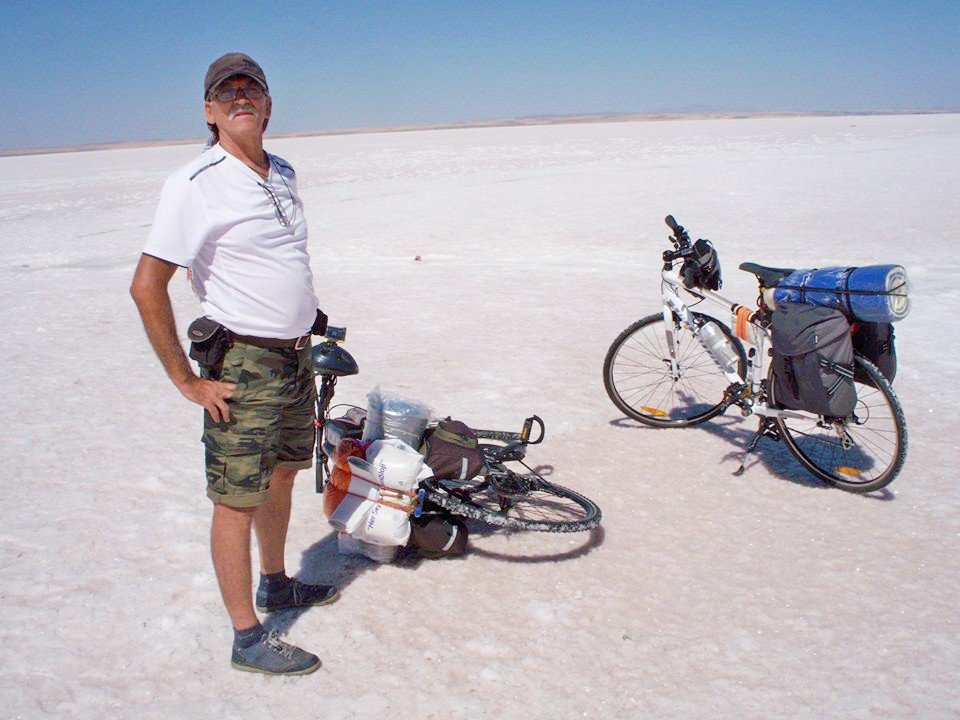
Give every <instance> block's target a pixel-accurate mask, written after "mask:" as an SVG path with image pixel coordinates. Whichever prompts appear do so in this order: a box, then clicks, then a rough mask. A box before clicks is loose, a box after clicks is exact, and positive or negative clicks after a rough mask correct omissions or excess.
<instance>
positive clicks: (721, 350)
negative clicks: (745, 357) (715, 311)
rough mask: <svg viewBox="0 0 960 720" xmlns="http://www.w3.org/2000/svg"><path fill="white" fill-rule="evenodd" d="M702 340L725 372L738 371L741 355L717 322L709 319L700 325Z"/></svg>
mask: <svg viewBox="0 0 960 720" xmlns="http://www.w3.org/2000/svg"><path fill="white" fill-rule="evenodd" d="M700 341H701V342H702V343H703V344H704V346H705V347H706V348H707V351H708V352H709V353H710V356H711V357H712V358H713V359H714V360H716V361H717V365H719V366H720V367H721V368H722V369H723V370H724V372H726V371H729V370H733V371H736V367H737V363H738V362H739V361H740V355H739V354H738V353H737V350H736V348H735V347H734V346H733V343H732V342H731V341H730V340H729V339H727V336H726V335H724V333H723V331H722V330H721V329H720V328H719V327H718V326H717V324H716V323H715V322H713V321H711V320H708V321H707V322H705V323H704V324H703V325H701V326H700Z"/></svg>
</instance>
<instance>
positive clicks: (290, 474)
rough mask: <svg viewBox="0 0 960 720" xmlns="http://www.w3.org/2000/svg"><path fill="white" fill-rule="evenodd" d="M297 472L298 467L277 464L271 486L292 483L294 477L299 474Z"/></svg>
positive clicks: (271, 478) (271, 477)
mask: <svg viewBox="0 0 960 720" xmlns="http://www.w3.org/2000/svg"><path fill="white" fill-rule="evenodd" d="M297 472H298V468H295V467H287V466H285V465H277V466H276V467H275V468H274V469H273V474H272V475H271V476H270V487H273V486H274V485H275V484H279V485H292V484H293V480H294V478H295V477H296V476H297Z"/></svg>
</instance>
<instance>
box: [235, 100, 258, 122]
mask: <svg viewBox="0 0 960 720" xmlns="http://www.w3.org/2000/svg"><path fill="white" fill-rule="evenodd" d="M241 112H252V113H254V114H256V112H257V109H256V107H254V106H253V104H251V103H244V104H243V105H233V106H232V107H231V108H230V115H229V117H230V119H231V120H232V119H233V118H234V116H235V115H236V114H237V113H241Z"/></svg>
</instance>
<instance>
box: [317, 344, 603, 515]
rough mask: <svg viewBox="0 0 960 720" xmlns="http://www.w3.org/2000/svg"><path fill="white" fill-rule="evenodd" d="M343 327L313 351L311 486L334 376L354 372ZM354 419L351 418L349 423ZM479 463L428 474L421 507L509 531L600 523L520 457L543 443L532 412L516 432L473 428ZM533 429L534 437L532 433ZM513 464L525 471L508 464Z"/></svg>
mask: <svg viewBox="0 0 960 720" xmlns="http://www.w3.org/2000/svg"><path fill="white" fill-rule="evenodd" d="M345 338H346V329H345V328H335V327H328V328H327V331H326V337H325V339H324V340H323V341H322V342H320V343H318V344H317V345H315V346H314V347H313V350H312V356H313V369H314V375H315V376H316V377H318V378H320V383H319V386H318V388H317V421H316V425H317V442H316V460H317V467H316V489H317V492H318V493H319V492H323V488H324V485H325V484H326V482H328V481H329V480H330V472H331V468H330V464H331V459H330V455H331V454H332V452H333V448H332V446H331V445H330V444H329V443H328V442H326V440H327V425H328V424H336V423H338V419H337V418H331V416H330V413H331V411H332V410H334V409H335V408H338V407H354V406H342V405H332V404H331V403H332V400H333V396H334V392H335V387H336V384H337V379H338V378H340V377H343V376H345V375H355V374H356V373H357V372H358V371H359V368H358V366H357V363H356V361H355V360H354V359H353V357H352V356H351V355H350V353H349V352H348V351H347V350H345V349H344V348H343V347H342V346H341V345H340V343H341V342H342V341H343V340H344V339H345ZM352 424H353V423H351V425H352ZM474 433H475V434H476V436H477V438H478V439H480V440H487V441H491V442H488V443H483V444H480V445H479V448H480V450H481V451H482V453H483V460H484V466H483V469H482V470H481V471H480V473H479V474H478V475H477V476H476V477H472V478H467V479H464V480H449V479H437V478H427V479H426V480H423V481H422V482H421V484H420V493H421V498H422V500H423V511H424V512H427V513H429V512H435V511H437V509H438V508H442V509H443V510H445V511H447V512H449V513H452V514H454V515H461V516H463V517H467V518H471V519H474V520H480V521H482V522H485V523H488V524H490V525H496V526H499V527H504V528H509V529H512V530H534V531H539V532H581V531H584V530H590V529H592V528H595V527H597V526H598V525H599V524H600V519H601V512H600V508H598V507H597V505H596V504H595V503H594V502H593V501H592V500H590V499H588V498H586V497H584V496H583V495H581V494H580V493H577V492H574V491H573V490H569V489H567V488H565V487H562V486H560V485H556V484H554V483H551V482H549V481H548V480H546V479H545V478H544V477H543V475H542V474H541V473H538V472H537V471H536V470H535V469H534V468H531V467H530V466H528V465H526V464H525V463H524V462H523V460H524V457H525V456H526V451H527V447H528V446H529V445H536V444H539V443H541V442H543V438H544V434H545V429H544V424H543V420H541V419H540V418H539V417H537V416H536V415H533V416H531V417H529V418H527V419H526V421H525V422H524V424H523V428H522V430H521V431H520V432H509V431H499V430H474ZM534 433H535V436H534ZM508 463H517V464H520V465H522V466H523V467H524V468H525V470H526V471H525V472H517V471H515V470H513V469H512V468H510V467H509V466H508Z"/></svg>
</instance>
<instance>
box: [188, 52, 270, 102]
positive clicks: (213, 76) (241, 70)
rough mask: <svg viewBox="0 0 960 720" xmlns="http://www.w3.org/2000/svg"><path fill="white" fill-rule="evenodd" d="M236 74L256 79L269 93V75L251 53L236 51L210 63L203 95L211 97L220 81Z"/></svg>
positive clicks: (204, 80)
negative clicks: (265, 73)
mask: <svg viewBox="0 0 960 720" xmlns="http://www.w3.org/2000/svg"><path fill="white" fill-rule="evenodd" d="M234 75H244V76H246V77H248V78H251V79H253V80H256V81H257V82H258V83H260V84H261V85H262V86H263V89H264V91H265V92H267V93H268V94H269V92H270V88H269V87H267V76H266V75H264V74H263V68H262V67H260V66H259V65H258V64H257V62H256V61H255V60H254V59H253V58H252V57H250V56H249V55H246V54H245V53H239V52H234V53H227V54H226V55H222V56H221V57H218V58H217V59H216V60H214V61H213V62H212V63H210V67H209V68H207V74H206V76H205V77H204V78H203V97H204V98H208V97H210V93H211V92H213V91H214V90H216V88H217V86H218V85H219V84H220V83H222V82H223V81H224V80H226V79H227V78H228V77H232V76H234Z"/></svg>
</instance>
